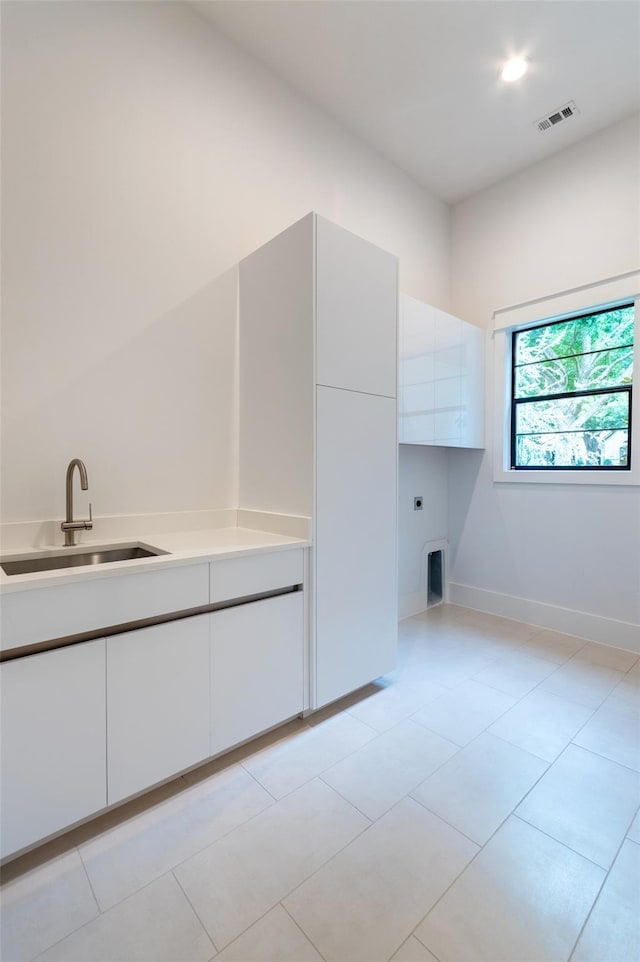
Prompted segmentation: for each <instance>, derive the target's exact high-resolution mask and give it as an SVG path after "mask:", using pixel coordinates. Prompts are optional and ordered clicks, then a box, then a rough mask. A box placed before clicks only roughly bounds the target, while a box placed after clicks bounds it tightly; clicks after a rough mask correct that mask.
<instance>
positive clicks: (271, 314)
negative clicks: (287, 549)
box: [239, 214, 397, 708]
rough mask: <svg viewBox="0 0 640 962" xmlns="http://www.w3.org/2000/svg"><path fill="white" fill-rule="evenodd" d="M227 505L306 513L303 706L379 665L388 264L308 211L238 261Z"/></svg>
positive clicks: (389, 614) (389, 399)
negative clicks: (230, 498) (233, 444)
mask: <svg viewBox="0 0 640 962" xmlns="http://www.w3.org/2000/svg"><path fill="white" fill-rule="evenodd" d="M239 331H240V335H239V337H240V349H239V358H240V360H239V370H240V395H239V425H240V441H239V495H240V497H239V504H240V507H241V508H248V509H253V510H257V511H275V512H279V513H284V514H296V515H306V516H309V517H312V518H313V528H314V539H313V541H314V547H313V551H312V564H311V568H312V572H311V584H312V591H311V605H310V621H311V625H310V629H311V631H310V634H311V659H310V676H311V690H310V692H309V707H311V708H318V707H320V706H322V705H325V704H328V703H329V702H331V701H334V700H335V699H337V698H339V697H340V696H341V695H344V694H346V693H347V692H348V691H352V690H353V689H355V688H357V687H359V686H361V685H364V684H366V683H367V682H369V681H371V680H372V679H374V678H377V677H379V676H380V675H382V674H384V673H385V672H387V671H389V670H390V669H391V668H393V665H394V663H395V652H396V642H397V587H396V583H397V582H396V578H397V575H396V568H397V563H396V554H397V547H396V539H397V417H396V404H397V401H396V394H397V384H396V369H397V346H396V344H397V260H396V258H395V257H393V256H392V255H391V254H388V253H387V252H385V251H382V250H380V249H379V248H377V247H375V246H374V245H372V244H370V243H368V242H367V241H364V240H362V239H361V238H359V237H356V236H355V235H353V234H351V233H349V232H348V231H345V230H343V229H342V228H340V227H337V226H336V225H335V224H332V223H330V222H329V221H326V220H324V219H323V218H321V217H318V216H317V215H316V214H309V215H308V216H307V217H305V218H303V219H302V220H301V221H299V222H298V223H296V224H294V225H293V226H292V227H290V228H289V229H288V230H286V231H284V232H283V233H282V234H280V235H278V237H276V238H274V239H273V240H272V241H270V242H269V243H267V244H265V245H264V247H262V248H260V249H259V250H257V251H255V252H254V253H253V254H251V255H250V256H249V257H247V258H246V259H245V260H244V261H242V262H241V264H240V269H239Z"/></svg>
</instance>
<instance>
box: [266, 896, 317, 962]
mask: <svg viewBox="0 0 640 962" xmlns="http://www.w3.org/2000/svg"><path fill="white" fill-rule="evenodd" d="M278 905H280V906H281V907H282V909H283V911H284V912H286V913H287V915H288V916H289V918H290V919H291V921H292V922H293V924H294V925H295V926H296V928H297V929H299V931H300V932H302V934H303V935H304V937H305V939H306V940H307V942H308V943H309V944H310V945H312V946H313V947H314V949H315V950H316V952H317V953H318V955H319V956H320V958H321V959H323V962H327V957H326V956H325V955H323V954H322V952H321V951H320V949H319V948H318V946H317V945H316V943H315V942H314V941H313V939H312V938H311V936H309V935H307V933H306V932H305V930H304V929H303V928H302V926H301V925H300V923H299V922H298V921H297V919H294V917H293V915H292V914H291V912H290V911H289V910H288V908H287V907H286V905H285V904H284V903H283V902H282V901H280V902H278Z"/></svg>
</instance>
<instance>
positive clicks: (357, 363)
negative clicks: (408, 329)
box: [316, 217, 398, 397]
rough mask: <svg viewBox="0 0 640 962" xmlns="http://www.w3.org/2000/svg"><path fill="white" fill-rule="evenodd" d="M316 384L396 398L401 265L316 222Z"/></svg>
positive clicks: (345, 233) (352, 236) (332, 226)
mask: <svg viewBox="0 0 640 962" xmlns="http://www.w3.org/2000/svg"><path fill="white" fill-rule="evenodd" d="M316 231H317V233H316V245H317V247H316V382H317V383H318V384H323V385H327V386H330V387H339V388H347V389H348V390H350V391H363V392H366V393H368V394H381V395H384V396H386V397H396V364H397V361H396V350H397V349H396V341H397V310H398V277H397V274H398V262H397V260H396V258H395V257H393V255H391V254H388V253H387V252H386V251H383V250H381V249H380V248H379V247H374V245H373V244H370V243H368V241H365V240H362V238H360V237H356V236H355V234H350V233H349V232H348V231H346V230H343V229H342V228H341V227H336V225H335V224H331V223H330V222H329V221H326V220H323V219H322V218H321V217H318V218H317V228H316Z"/></svg>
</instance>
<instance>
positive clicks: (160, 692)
mask: <svg viewBox="0 0 640 962" xmlns="http://www.w3.org/2000/svg"><path fill="white" fill-rule="evenodd" d="M209 617H210V616H209V615H198V616H195V617H192V618H183V619H180V620H177V621H171V622H168V623H167V624H162V625H154V626H152V627H150V628H141V629H140V630H138V631H129V632H127V633H126V634H122V635H114V636H113V637H111V638H107V745H108V749H107V776H108V777H107V784H108V802H109V804H110V805H112V804H113V803H114V802H118V801H121V800H122V799H124V798H127V797H128V796H130V795H134V794H135V793H136V792H140V791H142V790H143V789H145V788H148V787H149V786H151V785H154V784H156V783H157V782H160V781H162V780H163V779H167V778H170V777H171V775H174V774H176V773H177V772H180V771H182V770H183V769H185V768H189V767H190V766H191V765H195V764H197V763H198V762H200V761H202V760H203V759H205V758H206V757H207V756H208V755H209V753H210V752H209Z"/></svg>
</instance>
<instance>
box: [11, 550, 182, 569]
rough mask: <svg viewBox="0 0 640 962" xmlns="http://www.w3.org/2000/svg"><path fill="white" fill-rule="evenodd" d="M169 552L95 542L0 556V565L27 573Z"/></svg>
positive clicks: (146, 556) (131, 559) (128, 559)
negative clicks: (6, 556) (95, 544)
mask: <svg viewBox="0 0 640 962" xmlns="http://www.w3.org/2000/svg"><path fill="white" fill-rule="evenodd" d="M161 554H169V552H168V551H162V550H161V549H160V548H152V547H151V546H150V545H144V544H119V545H111V546H110V545H104V546H102V545H97V546H96V547H93V548H92V547H89V546H88V545H87V546H85V547H82V546H81V545H78V547H77V548H74V549H72V550H70V551H69V550H66V551H58V552H54V551H49V552H46V553H41V554H31V555H15V556H14V557H11V558H4V559H2V560H0V568H2V570H3V571H4V573H5V574H7V575H26V574H33V573H34V572H36V571H54V570H55V569H56V568H81V567H84V566H85V565H102V564H109V563H111V562H113V561H135V560H136V559H137V558H155V557H156V556H157V555H161Z"/></svg>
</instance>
